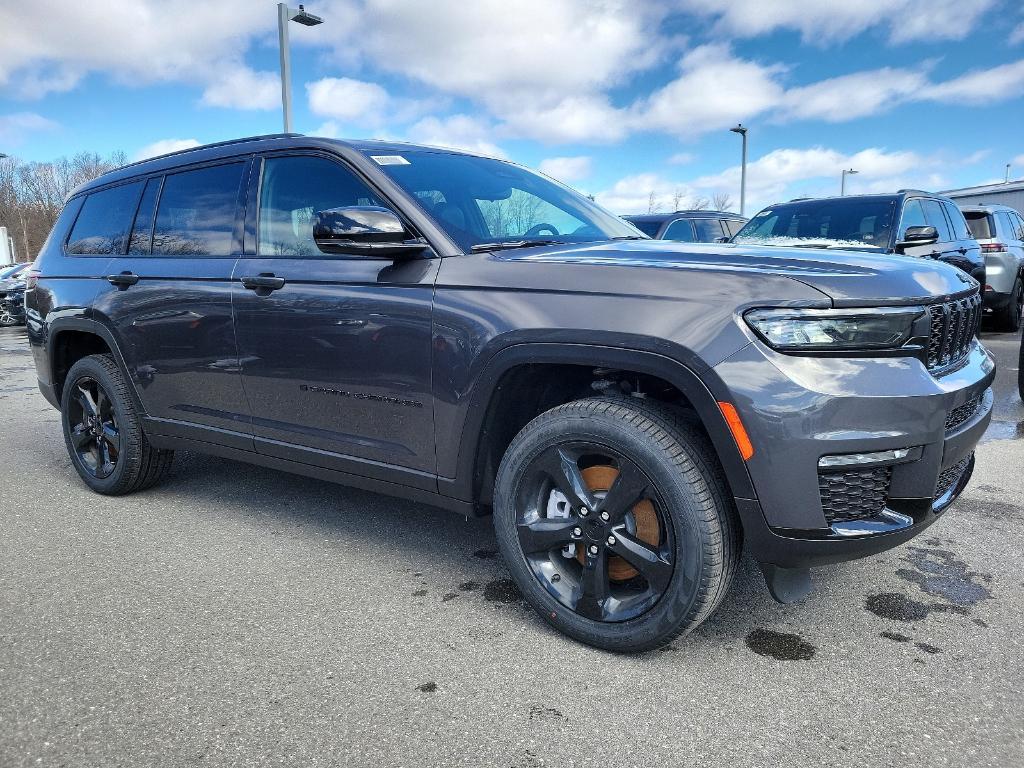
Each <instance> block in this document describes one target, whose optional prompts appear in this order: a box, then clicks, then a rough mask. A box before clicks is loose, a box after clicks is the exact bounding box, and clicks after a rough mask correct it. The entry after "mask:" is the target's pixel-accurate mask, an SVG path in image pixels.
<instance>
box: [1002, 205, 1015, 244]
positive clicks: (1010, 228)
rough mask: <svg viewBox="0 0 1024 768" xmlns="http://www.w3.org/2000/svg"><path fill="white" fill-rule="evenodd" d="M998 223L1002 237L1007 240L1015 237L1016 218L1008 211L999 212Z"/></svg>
mask: <svg viewBox="0 0 1024 768" xmlns="http://www.w3.org/2000/svg"><path fill="white" fill-rule="evenodd" d="M999 224H1000V227H999V229H1001V230H1002V231H1001V232H1000V233H999V234H1000V235H1001V236H1002V237H1003V238H1005V239H1007V240H1016V239H1017V229H1018V227H1017V219H1016V217H1015V216H1013V214H1011V213H1010V212H1009V211H1000V212H999Z"/></svg>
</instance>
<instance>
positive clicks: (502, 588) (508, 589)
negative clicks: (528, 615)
mask: <svg viewBox="0 0 1024 768" xmlns="http://www.w3.org/2000/svg"><path fill="white" fill-rule="evenodd" d="M522 599H523V596H522V594H521V593H520V592H519V587H517V586H516V583H515V582H514V581H512V579H496V580H495V581H491V582H488V584H487V586H485V587H484V600H489V601H491V602H492V603H514V602H516V601H518V600H522Z"/></svg>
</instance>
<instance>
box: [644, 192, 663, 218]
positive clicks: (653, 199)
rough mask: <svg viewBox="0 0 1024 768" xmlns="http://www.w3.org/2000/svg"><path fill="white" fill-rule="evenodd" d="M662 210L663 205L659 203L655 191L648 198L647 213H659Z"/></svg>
mask: <svg viewBox="0 0 1024 768" xmlns="http://www.w3.org/2000/svg"><path fill="white" fill-rule="evenodd" d="M660 208H661V203H660V202H659V201H658V196H657V195H656V194H654V190H653V189H652V190H651V193H650V194H649V195H648V196H647V212H648V213H657V212H658V211H659V210H660Z"/></svg>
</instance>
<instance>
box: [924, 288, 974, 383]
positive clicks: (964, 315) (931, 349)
mask: <svg viewBox="0 0 1024 768" xmlns="http://www.w3.org/2000/svg"><path fill="white" fill-rule="evenodd" d="M928 312H929V313H930V315H931V336H930V337H929V339H928V368H930V369H934V368H944V367H946V366H947V365H950V364H952V363H955V362H957V361H958V360H960V359H961V358H963V357H964V355H966V354H967V351H968V349H969V348H970V346H971V339H973V338H974V335H975V333H977V331H978V323H979V321H980V320H981V295H980V294H979V293H974V294H973V295H972V296H967V297H965V298H962V299H955V300H953V301H947V302H945V303H944V304H932V305H931V306H930V307H929V308H928Z"/></svg>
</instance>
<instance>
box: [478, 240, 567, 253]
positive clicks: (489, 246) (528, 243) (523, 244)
mask: <svg viewBox="0 0 1024 768" xmlns="http://www.w3.org/2000/svg"><path fill="white" fill-rule="evenodd" d="M536 245H565V241H564V240H507V241H504V242H497V243H477V244H476V245H474V246H473V247H472V248H470V250H471V251H503V250H506V249H508V248H532V247H533V246H536Z"/></svg>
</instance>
